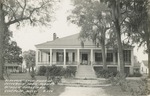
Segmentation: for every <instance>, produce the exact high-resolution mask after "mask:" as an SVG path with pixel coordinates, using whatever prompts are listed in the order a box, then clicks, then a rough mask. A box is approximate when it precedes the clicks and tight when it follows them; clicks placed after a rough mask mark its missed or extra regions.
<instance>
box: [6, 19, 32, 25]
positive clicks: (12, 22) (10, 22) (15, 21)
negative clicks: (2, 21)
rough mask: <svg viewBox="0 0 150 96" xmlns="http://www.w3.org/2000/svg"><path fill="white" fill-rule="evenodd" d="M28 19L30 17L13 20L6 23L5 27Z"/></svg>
mask: <svg viewBox="0 0 150 96" xmlns="http://www.w3.org/2000/svg"><path fill="white" fill-rule="evenodd" d="M29 19H30V17H24V18H19V19H15V20H13V21H9V22H8V23H6V25H7V26H9V25H11V24H14V23H17V22H19V21H24V20H29Z"/></svg>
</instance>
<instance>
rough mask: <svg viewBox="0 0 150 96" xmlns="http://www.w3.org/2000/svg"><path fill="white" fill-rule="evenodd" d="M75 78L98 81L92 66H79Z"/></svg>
mask: <svg viewBox="0 0 150 96" xmlns="http://www.w3.org/2000/svg"><path fill="white" fill-rule="evenodd" d="M75 78H78V79H85V80H86V79H96V75H95V71H94V69H93V67H92V66H90V65H79V66H78V69H77V73H76V76H75Z"/></svg>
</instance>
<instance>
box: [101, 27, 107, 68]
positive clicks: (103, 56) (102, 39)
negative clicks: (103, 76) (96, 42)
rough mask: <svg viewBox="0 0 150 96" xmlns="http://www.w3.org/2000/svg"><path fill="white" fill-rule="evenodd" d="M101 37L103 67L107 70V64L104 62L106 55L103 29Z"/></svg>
mask: <svg viewBox="0 0 150 96" xmlns="http://www.w3.org/2000/svg"><path fill="white" fill-rule="evenodd" d="M101 35H102V37H101V47H102V60H103V69H104V70H107V64H106V55H105V39H106V38H105V31H104V30H103V32H102V34H101Z"/></svg>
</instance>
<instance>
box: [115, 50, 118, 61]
mask: <svg viewBox="0 0 150 96" xmlns="http://www.w3.org/2000/svg"><path fill="white" fill-rule="evenodd" d="M115 57H116V58H115V59H116V62H118V52H116V53H115Z"/></svg>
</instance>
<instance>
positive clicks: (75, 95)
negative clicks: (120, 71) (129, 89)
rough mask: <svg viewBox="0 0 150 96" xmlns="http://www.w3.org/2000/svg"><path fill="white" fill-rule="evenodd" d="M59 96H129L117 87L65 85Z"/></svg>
mask: <svg viewBox="0 0 150 96" xmlns="http://www.w3.org/2000/svg"><path fill="white" fill-rule="evenodd" d="M59 96H130V95H129V94H128V93H125V92H121V90H120V89H119V88H118V87H116V86H115V87H114V86H111V87H110V86H109V87H108V86H107V87H66V88H65V91H64V92H63V93H61V94H60V95H59Z"/></svg>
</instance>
